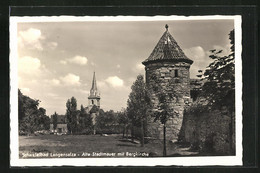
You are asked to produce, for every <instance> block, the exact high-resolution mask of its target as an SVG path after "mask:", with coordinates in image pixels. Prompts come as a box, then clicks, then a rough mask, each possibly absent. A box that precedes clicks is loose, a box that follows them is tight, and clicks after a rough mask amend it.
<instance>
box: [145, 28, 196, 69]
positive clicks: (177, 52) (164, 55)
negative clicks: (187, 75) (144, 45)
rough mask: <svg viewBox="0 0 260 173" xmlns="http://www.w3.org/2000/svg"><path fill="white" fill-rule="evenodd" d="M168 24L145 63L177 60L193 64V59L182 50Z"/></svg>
mask: <svg viewBox="0 0 260 173" xmlns="http://www.w3.org/2000/svg"><path fill="white" fill-rule="evenodd" d="M168 27H169V26H168V25H167V24H166V25H165V28H166V31H165V32H164V33H163V35H162V37H161V38H160V40H159V42H158V43H157V45H156V46H155V48H154V49H153V51H152V53H151V55H150V56H149V57H148V58H147V59H146V60H145V61H143V64H144V65H146V64H149V63H150V62H156V61H164V60H167V61H177V62H187V63H190V64H192V63H193V61H192V60H191V59H189V58H188V57H187V56H186V55H185V54H184V52H183V51H182V50H181V48H180V46H179V45H178V44H177V42H176V41H175V40H174V38H173V37H172V35H171V34H170V33H169V31H168Z"/></svg>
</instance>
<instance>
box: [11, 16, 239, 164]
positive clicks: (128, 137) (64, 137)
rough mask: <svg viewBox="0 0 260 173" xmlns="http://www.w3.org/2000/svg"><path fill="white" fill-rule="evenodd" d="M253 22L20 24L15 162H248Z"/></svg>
mask: <svg viewBox="0 0 260 173" xmlns="http://www.w3.org/2000/svg"><path fill="white" fill-rule="evenodd" d="M241 20H242V19H241V16H221V15H219V16H189V17H184V16H153V17H146V16H114V17H112V16H103V17H94V16H85V17H74V16H60V17H57V16H53V17H44V16H42V17H40V16H39V17H10V83H11V91H10V103H11V111H10V112H11V113H10V122H11V124H10V127H11V131H10V134H11V135H10V150H11V153H10V158H11V162H10V165H11V166H62V165H71V166H117V165H124V166H156V165H162V166H170V165H176V166H200V165H207V166H210V165H232V166H233V165H242V60H241V50H242V46H241V41H242V34H241V32H242V31H241V22H242V21H241Z"/></svg>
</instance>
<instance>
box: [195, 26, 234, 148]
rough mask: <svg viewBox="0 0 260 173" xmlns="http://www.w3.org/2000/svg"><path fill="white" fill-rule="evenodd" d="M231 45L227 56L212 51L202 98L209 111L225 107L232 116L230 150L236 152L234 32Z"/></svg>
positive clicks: (204, 76) (231, 33)
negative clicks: (233, 138) (234, 135)
mask: <svg viewBox="0 0 260 173" xmlns="http://www.w3.org/2000/svg"><path fill="white" fill-rule="evenodd" d="M229 39H230V43H231V48H230V49H231V53H230V54H229V55H227V56H221V55H220V54H221V53H222V50H216V49H214V50H211V53H212V55H210V56H209V57H210V58H211V59H212V60H213V62H212V63H210V64H209V66H208V69H206V70H205V72H204V75H203V78H202V80H204V81H205V83H204V85H203V86H202V92H201V95H200V96H201V97H203V98H206V100H207V102H208V103H207V106H206V108H209V109H219V108H221V107H222V106H225V107H227V108H228V110H229V114H230V128H229V129H230V132H229V136H230V139H229V140H230V142H229V143H230V150H231V151H232V152H234V148H233V145H232V141H233V140H232V136H233V133H234V130H233V129H234V127H233V124H234V117H233V112H234V110H235V56H234V55H235V54H234V51H235V45H234V44H235V40H234V30H232V31H231V32H230V33H229Z"/></svg>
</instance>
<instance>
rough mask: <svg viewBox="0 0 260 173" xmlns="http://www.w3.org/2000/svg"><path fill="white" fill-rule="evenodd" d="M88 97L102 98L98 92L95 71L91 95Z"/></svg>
mask: <svg viewBox="0 0 260 173" xmlns="http://www.w3.org/2000/svg"><path fill="white" fill-rule="evenodd" d="M88 98H100V96H99V93H98V89H97V82H96V75H95V72H94V74H93V80H92V87H91V89H90V95H89V97H88Z"/></svg>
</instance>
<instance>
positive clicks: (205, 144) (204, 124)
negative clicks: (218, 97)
mask: <svg viewBox="0 0 260 173" xmlns="http://www.w3.org/2000/svg"><path fill="white" fill-rule="evenodd" d="M199 109H200V108H199V107H196V106H195V107H192V106H191V107H189V108H188V109H187V110H185V112H184V117H183V125H182V129H181V135H180V139H181V140H182V141H183V142H189V143H190V144H191V146H192V148H194V149H196V150H201V151H206V152H212V153H218V154H234V150H235V149H234V148H235V145H234V144H235V134H234V133H230V129H231V128H232V132H234V131H235V129H234V128H235V125H234V119H232V121H231V117H234V112H232V113H230V112H229V111H228V110H227V108H226V107H223V108H221V109H216V110H213V111H198V110H199ZM231 114H232V115H231ZM231 123H232V126H231ZM230 136H232V138H230ZM230 139H231V143H232V148H231V146H230Z"/></svg>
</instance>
